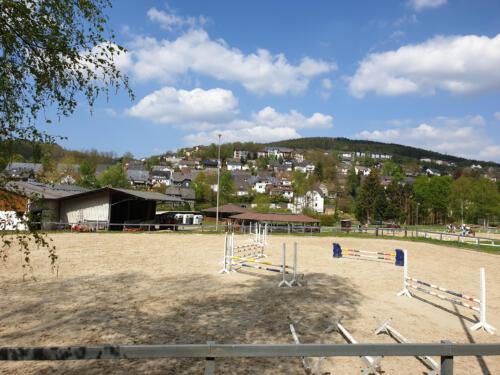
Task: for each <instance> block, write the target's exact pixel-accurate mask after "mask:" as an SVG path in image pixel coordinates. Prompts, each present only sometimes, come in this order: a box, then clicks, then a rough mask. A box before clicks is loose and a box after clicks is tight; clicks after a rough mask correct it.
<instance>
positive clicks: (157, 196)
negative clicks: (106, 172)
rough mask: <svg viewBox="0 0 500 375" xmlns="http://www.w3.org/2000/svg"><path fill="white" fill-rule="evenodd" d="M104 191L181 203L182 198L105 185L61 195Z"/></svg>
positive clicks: (83, 194) (75, 196) (77, 195)
mask: <svg viewBox="0 0 500 375" xmlns="http://www.w3.org/2000/svg"><path fill="white" fill-rule="evenodd" d="M104 191H116V192H120V193H123V194H127V195H131V196H134V197H137V198H140V199H144V200H149V201H157V202H178V203H181V202H182V199H181V198H179V197H174V196H171V195H166V194H162V193H157V192H154V191H141V190H131V189H121V188H114V187H103V188H100V189H95V190H89V191H86V192H83V193H80V194H75V195H71V196H68V197H61V199H67V198H78V197H80V196H85V195H87V196H88V195H92V194H96V193H100V192H104Z"/></svg>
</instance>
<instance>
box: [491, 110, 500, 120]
mask: <svg viewBox="0 0 500 375" xmlns="http://www.w3.org/2000/svg"><path fill="white" fill-rule="evenodd" d="M493 116H495V118H496V119H497V120H499V121H500V112H495V113H494V114H493Z"/></svg>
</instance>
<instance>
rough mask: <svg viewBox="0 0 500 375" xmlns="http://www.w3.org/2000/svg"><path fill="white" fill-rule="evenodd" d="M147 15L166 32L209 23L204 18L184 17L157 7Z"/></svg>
mask: <svg viewBox="0 0 500 375" xmlns="http://www.w3.org/2000/svg"><path fill="white" fill-rule="evenodd" d="M147 15H148V18H149V19H150V20H151V21H153V22H157V23H159V24H160V26H161V27H162V28H163V29H166V30H172V29H174V28H180V27H184V26H188V27H197V26H203V25H204V24H205V23H206V22H207V19H206V18H205V17H203V16H199V17H182V16H178V15H176V14H173V13H167V12H165V11H162V10H158V9H156V8H155V7H153V8H151V9H149V10H148V12H147Z"/></svg>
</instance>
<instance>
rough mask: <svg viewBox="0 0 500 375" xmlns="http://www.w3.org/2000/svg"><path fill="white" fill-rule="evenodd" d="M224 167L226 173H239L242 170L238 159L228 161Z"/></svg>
mask: <svg viewBox="0 0 500 375" xmlns="http://www.w3.org/2000/svg"><path fill="white" fill-rule="evenodd" d="M226 166H227V170H228V171H241V170H242V168H243V167H242V165H241V161H240V160H239V159H228V160H227V161H226Z"/></svg>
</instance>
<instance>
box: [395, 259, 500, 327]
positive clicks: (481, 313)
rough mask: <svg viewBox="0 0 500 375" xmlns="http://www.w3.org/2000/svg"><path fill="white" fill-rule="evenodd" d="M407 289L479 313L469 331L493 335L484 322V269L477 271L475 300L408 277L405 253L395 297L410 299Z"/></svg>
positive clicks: (487, 324) (489, 325)
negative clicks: (401, 285) (465, 301)
mask: <svg viewBox="0 0 500 375" xmlns="http://www.w3.org/2000/svg"><path fill="white" fill-rule="evenodd" d="M411 282H414V283H416V284H420V285H423V286H426V287H428V288H431V289H436V290H440V291H442V292H445V293H448V294H450V295H452V296H455V297H458V298H462V299H465V300H467V301H471V302H473V303H475V304H477V305H479V307H476V306H472V305H471V304H469V303H464V302H462V301H459V300H455V299H453V298H450V297H447V296H444V295H442V294H439V293H436V292H433V291H430V290H427V289H425V288H422V287H419V286H418V285H415V284H412V283H411ZM408 287H411V288H413V289H415V290H417V291H420V292H422V293H426V294H429V295H432V296H434V297H437V298H440V299H442V300H445V301H449V302H451V303H453V304H456V305H460V306H463V307H466V308H468V309H470V310H473V311H477V312H479V321H478V322H477V323H476V324H474V325H473V326H471V327H470V329H471V330H472V331H477V330H478V329H481V328H483V329H484V330H485V331H486V332H488V333H489V334H492V335H493V334H494V333H495V331H496V328H495V327H493V326H492V325H491V324H489V323H488V322H487V321H486V275H485V271H484V267H481V268H480V269H479V299H477V298H474V297H471V296H468V295H466V294H463V293H458V292H455V291H452V290H449V289H447V288H443V287H440V286H438V285H434V284H431V283H428V282H425V281H422V280H418V279H415V278H413V277H409V276H408V257H407V256H406V253H405V264H404V268H403V289H402V290H401V291H400V292H399V293H398V294H397V295H398V296H406V297H410V298H411V297H412V295H411V292H410V291H409V290H408Z"/></svg>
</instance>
